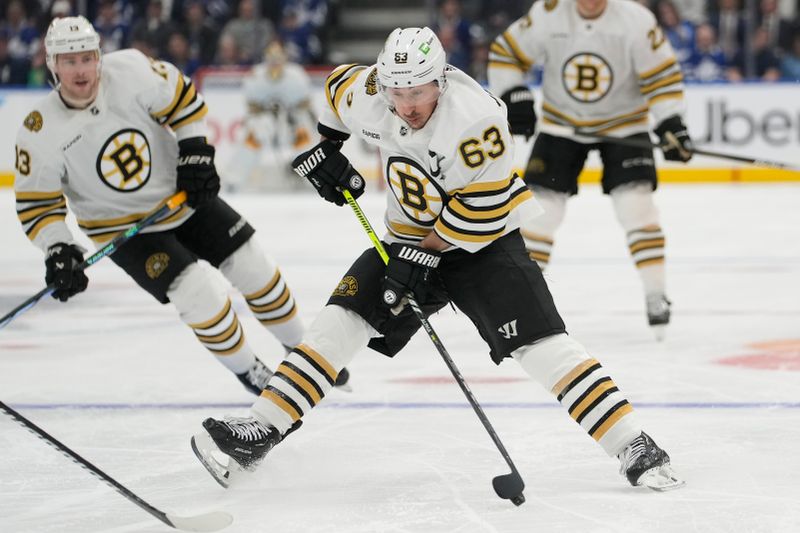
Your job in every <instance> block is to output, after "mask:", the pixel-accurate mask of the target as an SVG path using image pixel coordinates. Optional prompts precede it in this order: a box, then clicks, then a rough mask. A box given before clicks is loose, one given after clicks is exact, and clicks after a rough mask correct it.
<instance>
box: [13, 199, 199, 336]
mask: <svg viewBox="0 0 800 533" xmlns="http://www.w3.org/2000/svg"><path fill="white" fill-rule="evenodd" d="M185 201H186V192H184V191H179V192H177V193H175V194H173V195H172V196H170V197H169V198H167V200H166V203H164V205H162V206H161V207H159V208H157V209H156V210H154V211H151V212H150V214H149V215H147V216H146V217H144V218H143V219H142V220H140V221H139V222H137V223H136V224H134V225H133V226H131V227H130V228H128V229H127V230H125V231H124V232H123V233H120V234H119V235H117V236H116V237H114V238H113V239H111V240H110V241H109V242H108V243H107V244H106V245H105V246H103V247H102V248H100V249H99V250H98V251H96V252H95V253H93V254H92V255H91V256H90V257H89V258H88V259H86V260H84V261H83V262H82V263H81V264H80V265H78V266H77V268H78V269H79V270H84V269H86V268H89V267H90V266H92V265H93V264H95V263H96V262H98V261H99V260H101V259H102V258H104V257H106V256H107V255H111V254H113V253H114V252H116V251H117V248H119V247H120V246H122V245H123V244H125V243H126V242H128V241H129V240H130V239H131V238H132V237H133V236H134V235H136V234H137V233H139V232H140V231H141V230H143V229H144V228H146V227H147V226H150V225H152V224H153V223H155V222H157V221H158V220H159V219H160V218H161V217H163V216H164V215H166V214H167V213H169V212H170V211H172V210H173V209H175V208H176V207H179V206H180V205H181V204H183V203H184V202H185ZM54 290H55V285H53V284H52V283H51V284H49V285H48V286H47V287H45V288H44V289H42V290H40V291H39V292H37V293H36V294H34V295H33V296H31V297H30V298H28V299H27V300H25V301H24V302H22V303H21V304H19V305H18V306H17V307H15V308H14V309H12V310H11V312H9V313H8V314H7V315H5V316H4V317H3V318H0V329H3V328H4V327H6V326H7V325H9V324H10V323H11V321H12V320H14V319H15V318H17V317H18V316H19V315H21V314H22V313H24V312H25V311H27V310H28V309H30V308H31V307H33V306H34V305H36V304H37V303H38V302H39V300H41V299H42V298H44V297H45V296H47V295H48V294H50V293H51V292H53V291H54Z"/></svg>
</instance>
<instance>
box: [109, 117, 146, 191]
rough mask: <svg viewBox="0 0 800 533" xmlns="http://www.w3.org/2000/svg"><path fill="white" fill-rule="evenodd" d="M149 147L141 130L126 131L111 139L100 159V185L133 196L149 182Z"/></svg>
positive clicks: (116, 134)
mask: <svg viewBox="0 0 800 533" xmlns="http://www.w3.org/2000/svg"><path fill="white" fill-rule="evenodd" d="M150 167H151V164H150V143H148V142H147V137H145V136H144V133H142V132H141V131H139V130H135V129H132V128H126V129H124V130H119V131H118V132H116V133H114V134H113V135H111V137H109V138H108V140H107V141H106V143H105V144H104V145H103V148H102V150H100V154H99V155H98V156H97V175H98V176H99V177H100V181H102V182H103V183H105V184H106V185H108V186H109V187H111V188H112V189H114V190H116V191H120V192H133V191H136V190H139V189H141V188H142V187H144V184H145V183H147V181H148V180H149V179H150V171H151V168H150Z"/></svg>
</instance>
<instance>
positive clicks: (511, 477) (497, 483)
mask: <svg viewBox="0 0 800 533" xmlns="http://www.w3.org/2000/svg"><path fill="white" fill-rule="evenodd" d="M492 486H493V487H494V491H495V493H497V495H498V496H500V497H501V498H503V499H504V500H511V502H512V503H513V504H514V505H518V506H519V505H522V504H523V503H525V496H524V495H523V494H522V491H523V490H525V482H524V481H522V476H520V475H519V474H518V473H516V472H511V473H509V474H504V475H502V476H497V477H496V478H494V479H492Z"/></svg>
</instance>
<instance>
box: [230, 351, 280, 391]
mask: <svg viewBox="0 0 800 533" xmlns="http://www.w3.org/2000/svg"><path fill="white" fill-rule="evenodd" d="M272 374H274V372H273V371H272V370H270V369H269V368H268V367H267V365H265V364H264V363H262V362H261V361H259V360H258V359H256V362H255V363H253V366H252V367H250V369H249V370H248V371H247V372H244V373H242V374H236V377H237V378H239V381H240V382H241V383H242V385H244V388H245V389H247V390H248V391H249V392H251V393H253V394H255V395H256V396H258V395H260V394H261V391H263V390H264V387H266V386H267V382H268V381H269V378H271V377H272Z"/></svg>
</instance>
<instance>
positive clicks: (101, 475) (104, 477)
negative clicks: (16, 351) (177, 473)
mask: <svg viewBox="0 0 800 533" xmlns="http://www.w3.org/2000/svg"><path fill="white" fill-rule="evenodd" d="M0 409H2V410H3V411H4V412H5V413H6V414H7V415H8V416H10V417H11V418H12V419H14V420H15V421H16V422H18V423H20V424H22V425H23V426H25V428H26V429H28V430H29V431H31V432H32V433H34V434H35V435H36V436H37V437H39V438H40V439H42V440H43V441H44V442H46V443H47V444H49V445H50V446H52V447H53V448H55V449H56V450H58V451H60V452H61V453H62V454H64V455H65V456H67V457H68V458H69V459H71V460H72V461H73V462H74V463H76V464H77V465H78V466H80V467H82V468H84V469H86V470H87V471H88V472H89V473H90V474H92V475H93V476H95V477H96V478H98V479H100V480H101V481H103V482H104V483H105V484H107V485H108V486H110V487H111V488H113V489H114V490H116V491H117V492H119V493H120V494H122V495H123V496H124V497H125V498H126V499H128V501H131V502H133V503H135V504H136V505H138V506H139V507H141V508H142V509H144V510H145V511H147V512H148V513H150V514H151V515H153V516H154V517H156V518H158V519H159V520H160V521H162V522H163V523H165V524H166V525H168V526H170V527H175V526H174V524H173V523H172V522H171V521H170V519H169V518H168V517H167V514H166V513H165V512H164V511H160V510H159V509H157V508H155V507H153V506H152V505H150V504H149V503H147V502H146V501H144V500H143V499H141V498H140V497H139V496H137V495H136V494H134V493H133V492H131V491H130V490H129V489H128V488H126V487H125V486H123V485H122V484H121V483H119V482H118V481H117V480H115V479H114V478H112V477H111V476H109V475H108V474H106V473H105V472H103V471H102V470H100V469H99V468H97V467H96V466H95V465H93V464H92V463H90V462H89V461H87V460H86V459H84V458H83V457H81V456H80V455H78V453H76V452H75V451H73V450H71V449H70V448H68V447H67V446H66V445H65V444H63V443H62V442H60V441H59V440H58V439H56V438H55V437H53V436H52V435H50V434H49V433H47V432H46V431H45V430H43V429H42V428H40V427H39V426H37V425H36V424H34V423H33V422H31V421H30V420H28V419H27V418H25V417H24V416H22V415H21V414H19V413H18V412H17V411H15V410H14V409H12V408H11V407H9V406H7V405H6V404H5V403H3V402H0Z"/></svg>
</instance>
